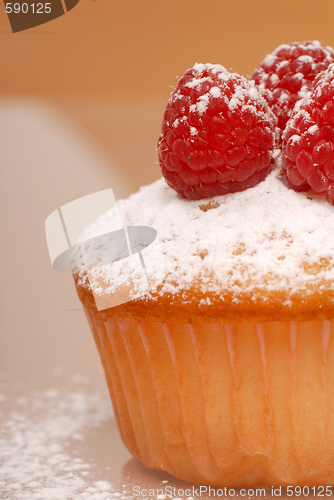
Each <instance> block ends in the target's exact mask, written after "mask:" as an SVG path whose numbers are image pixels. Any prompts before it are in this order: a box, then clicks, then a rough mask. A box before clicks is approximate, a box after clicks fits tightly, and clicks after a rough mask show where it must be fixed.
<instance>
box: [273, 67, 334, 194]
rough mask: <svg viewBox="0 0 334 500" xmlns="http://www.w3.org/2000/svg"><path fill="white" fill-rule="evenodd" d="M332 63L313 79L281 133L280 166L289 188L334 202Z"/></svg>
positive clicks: (333, 73)
mask: <svg viewBox="0 0 334 500" xmlns="http://www.w3.org/2000/svg"><path fill="white" fill-rule="evenodd" d="M333 142H334V64H331V65H330V66H329V67H328V69H327V70H326V71H323V72H322V73H320V74H319V75H318V76H317V77H316V79H315V80H314V87H313V89H312V91H310V92H308V94H307V95H306V96H305V97H304V98H303V99H302V100H301V101H299V103H298V104H297V106H296V107H295V109H294V112H293V114H292V116H291V118H290V120H289V121H288V123H287V126H286V128H285V131H284V134H283V148H282V167H283V171H284V175H285V178H286V180H287V184H288V185H289V187H292V188H293V189H295V190H298V191H305V190H308V189H310V188H312V189H313V190H314V191H316V192H318V193H327V195H328V197H329V199H330V200H331V201H332V202H333V201H334V146H333Z"/></svg>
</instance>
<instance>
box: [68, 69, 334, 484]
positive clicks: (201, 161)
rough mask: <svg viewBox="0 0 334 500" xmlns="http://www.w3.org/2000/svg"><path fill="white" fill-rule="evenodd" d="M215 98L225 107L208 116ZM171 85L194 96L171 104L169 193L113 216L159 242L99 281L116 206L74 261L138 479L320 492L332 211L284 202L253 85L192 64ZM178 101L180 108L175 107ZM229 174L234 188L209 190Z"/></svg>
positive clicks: (318, 199)
mask: <svg viewBox="0 0 334 500" xmlns="http://www.w3.org/2000/svg"><path fill="white" fill-rule="evenodd" d="M205 72H206V73H205ZM210 72H211V74H210ZM204 73H205V74H204ZM212 73H213V74H214V78H213V77H212ZM217 75H218V76H217ZM219 75H222V76H219ZM194 77H195V78H196V80H197V81H200V83H199V84H198V85H202V86H204V89H203V88H202V89H201V94H200V96H199V95H198V90H199V88H198V85H195V84H194V83H193V81H194V80H193V78H194ZM216 77H217V78H219V79H220V80H221V81H218V83H217V80H215V78H216ZM210 78H211V80H210ZM233 79H234V80H235V77H233ZM181 80H182V79H181ZM225 84H226V85H227V87H228V88H229V89H230V90H231V89H232V91H231V92H232V95H231V96H229V102H230V103H231V105H230V106H227V108H224V106H225V104H224V106H223V105H221V103H220V102H218V101H215V99H218V98H219V97H223V98H224V97H225V95H224V92H223V90H222V89H223V88H224V85H225ZM181 85H183V86H184V85H188V90H189V89H190V92H184V93H183V94H182V92H181V91H180V92H179V90H178V89H179V87H178V89H176V91H175V93H174V94H173V95H174V97H173V96H172V98H171V101H170V104H169V107H168V110H167V112H166V114H165V116H164V122H165V123H163V128H162V134H161V136H160V138H159V161H160V164H161V167H162V172H163V175H164V177H165V179H166V181H167V183H166V181H165V180H164V179H160V180H158V181H156V182H155V183H153V184H152V185H150V186H147V187H144V188H141V189H140V190H139V192H138V193H136V194H134V195H132V196H130V197H129V198H128V199H127V200H121V201H119V202H118V203H117V209H118V211H119V214H120V216H121V219H122V221H123V224H124V226H126V227H128V228H129V227H134V226H148V227H151V228H154V229H155V230H156V233H157V237H156V239H157V238H159V242H160V246H159V247H158V246H156V247H154V244H153V243H152V245H153V248H155V250H153V251H152V252H151V253H150V254H149V253H148V249H149V248H150V245H149V246H147V247H146V248H143V249H142V250H141V257H142V258H141V259H136V263H137V264H135V263H134V262H135V261H131V262H129V260H127V259H122V260H119V261H118V262H116V263H114V264H112V265H104V266H100V267H99V262H102V261H103V262H105V258H104V257H103V256H104V255H105V252H107V251H108V248H107V247H108V244H107V243H106V242H103V243H101V244H100V245H95V247H94V248H92V247H91V246H90V241H94V238H95V237H96V236H97V235H100V234H105V233H108V232H109V231H110V228H112V227H113V220H114V219H115V216H116V215H117V214H116V211H117V209H116V207H114V208H113V209H112V210H109V211H108V212H107V213H105V214H104V215H103V216H101V217H100V218H98V219H97V220H96V222H95V223H93V224H92V225H91V226H89V227H88V228H87V229H86V231H85V233H84V235H83V237H82V238H81V240H82V241H86V243H82V244H81V245H79V246H78V247H76V251H75V255H74V264H73V274H74V278H75V284H76V288H77V292H78V295H79V298H80V299H81V301H82V303H83V306H84V309H85V312H86V315H87V318H88V321H89V324H90V327H91V330H92V332H93V335H94V338H95V342H96V345H97V348H98V351H99V354H100V357H101V361H102V364H103V367H104V371H105V375H106V380H107V384H108V388H109V391H110V396H111V399H112V403H113V407H114V411H115V417H116V420H117V423H118V427H119V431H120V434H121V436H122V439H123V442H124V444H125V446H126V447H127V448H128V450H129V451H130V452H131V453H132V454H133V455H134V456H135V457H136V458H138V459H139V460H141V461H142V462H143V463H144V464H145V465H146V466H147V467H150V468H153V469H158V470H164V471H168V472H169V473H171V474H173V475H174V476H176V477H178V478H181V479H183V480H186V481H189V482H192V483H197V484H203V485H211V486H220V487H225V486H226V487H253V486H257V485H265V486H269V487H271V486H287V485H290V486H293V485H298V486H303V485H308V486H310V487H312V486H315V487H316V486H326V485H331V484H333V481H334V465H333V456H334V444H333V443H334V407H333V402H334V376H333V373H334V338H333V328H334V261H333V255H334V212H333V206H332V205H331V204H330V203H328V201H327V200H326V199H324V198H323V197H322V195H318V194H316V193H314V192H313V191H309V192H308V193H307V195H306V194H305V193H301V192H296V191H294V190H292V189H288V187H287V186H286V185H285V184H284V182H283V180H282V179H283V178H282V174H281V171H280V170H279V168H276V169H273V167H274V160H273V148H274V146H275V127H276V122H275V119H274V118H272V115H271V112H270V111H268V108H267V107H266V106H267V105H266V104H263V101H262V100H261V98H260V97H259V96H257V94H256V89H254V87H253V84H245V83H244V82H243V81H241V80H237V84H236V86H234V83H233V81H231V78H230V77H228V76H227V75H226V73H225V72H224V71H223V70H221V69H220V68H217V67H213V66H211V65H197V66H196V67H195V69H193V70H192V76H189V74H188V75H187V77H186V78H185V79H184V80H183V81H181ZM216 87H217V88H218V89H220V93H219V91H218V90H217V89H216ZM212 88H214V90H213V91H212ZM193 90H194V92H193ZM180 95H183V96H187V95H189V96H190V100H189V99H187V103H186V107H185V108H184V106H183V104H184V101H183V97H180ZM203 95H208V98H207V99H205V98H203ZM175 96H176V97H175ZM173 99H174V101H173ZM192 99H193V100H194V102H195V104H194V102H192ZM252 99H253V100H254V99H255V101H256V102H255V101H254V102H253V101H252ZM223 100H224V102H226V99H223ZM196 103H198V106H197V108H194V105H196ZM174 105H175V106H179V110H178V113H180V112H181V108H182V106H183V115H182V116H183V119H182V120H181V119H180V115H179V116H177V115H176V114H175V113H174V112H173V111H172V109H174ZM203 106H204V108H205V109H203ZM212 109H214V111H213V112H212ZM196 110H197V111H196ZM217 110H218V112H217V113H216V111H217ZM247 110H248V111H247ZM236 111H238V112H239V121H238V119H237V116H236ZM193 112H194V113H193ZM196 112H197V114H198V116H200V118H201V120H197V125H196ZM207 112H208V113H209V114H210V113H211V115H210V123H211V122H212V121H213V122H214V123H213V125H212V124H211V125H209V126H208V122H207V121H206V120H207ZM189 113H190V114H191V113H193V116H192V117H191V119H190V120H188V119H184V117H188V116H189ZM212 113H213V114H212ZM258 114H260V115H261V120H259V121H257V120H258ZM198 116H197V118H198ZM213 116H219V117H220V118H218V119H213ZM175 120H178V121H177V122H176V125H175V126H174V127H173V123H174V122H175ZM225 120H226V121H227V122H228V123H225ZM218 122H219V123H218ZM201 123H202V125H203V124H204V125H203V129H201V128H200V127H201ZM217 123H218V125H220V126H221V125H222V126H223V127H225V132H222V131H217V130H218V129H217V126H218V125H217ZM229 126H230V128H228V127H229ZM179 127H182V131H183V135H182V136H181V135H178V134H179V130H180V128H179ZM256 127H258V128H257V129H256V132H254V128H256ZM261 127H263V128H261ZM194 129H196V132H195V131H194ZM235 129H238V130H237V132H233V131H234V130H235ZM260 129H261V130H260ZM203 130H208V131H209V132H208V135H205V134H204V132H203ZM188 132H189V135H187V134H188ZM171 133H174V134H175V136H176V138H175V137H174V138H173V137H171ZM213 135H215V137H212V136H213ZM217 135H218V136H219V135H220V137H218V138H217ZM222 135H225V136H228V138H229V139H230V140H229V141H227V142H229V146H226V144H227V143H226V140H225V139H226V137H221V136H222ZM166 138H167V139H166ZM249 138H250V139H249ZM179 139H182V140H183V141H184V143H183V144H180V143H177V145H176V146H175V143H176V141H177V140H179ZM249 140H250V142H247V141H249ZM255 140H257V141H258V143H257V144H255V145H254V143H255ZM219 141H220V142H219ZM203 144H206V145H204V146H203ZM219 145H220V149H219V147H218V146H219ZM222 147H224V149H222ZM182 148H183V149H182ZM236 148H239V149H236ZM242 148H243V149H242ZM211 150H213V151H216V153H217V154H216V153H212V152H211ZM254 150H256V151H254ZM180 151H181V153H182V154H183V157H182V154H181V153H180ZM182 151H183V152H182ZM198 151H200V152H198ZM201 151H202V152H203V151H204V153H203V154H202V153H201ZM245 151H246V153H245ZM249 151H250V153H248V152H249ZM244 153H245V154H244ZM247 154H250V155H251V157H250V158H247ZM274 156H275V155H274ZM276 161H277V160H276ZM205 162H206V163H205ZM208 162H209V164H208ZM233 163H234V165H233ZM173 169H174V170H173ZM187 169H188V170H187ZM208 169H211V170H213V171H214V173H213V174H212V175H211V172H210V171H208ZM230 169H231V170H233V171H234V173H235V175H234V177H233V176H232V177H231V178H230V180H228V179H226V180H225V181H223V182H221V183H220V184H221V185H220V184H219V180H220V176H223V175H225V176H227V175H230V174H228V173H226V172H227V171H228V170H230ZM189 170H190V172H189ZM216 171H218V172H221V173H220V174H219V173H217V172H216ZM184 172H185V173H184ZM176 174H177V175H176ZM210 175H211V177H210ZM205 176H206V177H205ZM204 179H207V180H208V181H210V182H205V181H204ZM222 186H223V187H222ZM173 188H174V189H173ZM203 194H205V195H206V198H204V199H203V198H201V199H198V198H199V197H201V196H202V195H203ZM158 248H159V249H160V251H161V254H162V255H163V266H161V260H159V259H160V252H159V251H157V249H158ZM86 255H88V256H89V258H86V257H85V256H86ZM145 259H146V260H147V261H149V265H148V267H147V268H146V271H145V272H144V274H145V279H146V285H147V286H146V287H143V266H142V264H144V266H145V264H146V261H145ZM83 262H89V267H90V270H89V271H87V266H86V267H85V265H83ZM148 269H149V270H151V269H152V270H153V271H155V272H147V270H148ZM122 291H123V292H124V291H127V293H128V297H129V300H128V302H124V303H122V304H119V305H117V306H115V307H109V308H104V307H103V306H101V307H98V306H97V302H96V297H98V296H100V297H101V298H102V302H101V303H103V300H107V301H108V300H109V299H112V297H113V296H114V295H115V294H119V293H121V292H122ZM131 299H132V300H131ZM106 303H107V302H106Z"/></svg>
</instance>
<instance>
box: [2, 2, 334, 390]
mask: <svg viewBox="0 0 334 500" xmlns="http://www.w3.org/2000/svg"><path fill="white" fill-rule="evenodd" d="M333 21H334V2H333V1H332V0H318V2H314V1H310V0H298V1H293V0H279V1H278V0H266V1H262V0H253V1H251V2H249V1H246V0H233V1H226V0H206V1H205V2H204V1H199V0H169V1H162V0H140V1H139V0H131V1H130V0H119V1H118V2H116V1H114V0H80V2H79V4H78V5H77V6H76V7H75V8H74V9H73V10H72V11H70V12H69V13H68V14H66V15H64V16H62V17H60V18H58V19H56V20H54V21H52V22H50V23H48V24H46V25H43V26H39V27H36V28H34V29H31V30H28V31H25V32H21V33H16V34H13V33H11V31H10V25H9V22H8V19H7V16H6V13H5V8H4V5H3V3H0V67H1V77H0V141H1V144H0V148H1V149H0V151H1V157H0V162H1V163H0V165H1V176H2V179H1V205H2V208H1V221H2V222H1V223H2V226H1V230H2V263H3V266H2V276H1V277H2V286H1V293H2V296H1V306H2V312H1V323H2V325H1V334H0V335H1V336H0V383H2V384H5V381H8V380H12V381H13V383H14V382H15V383H16V382H17V383H25V384H27V383H28V381H30V382H29V383H31V385H33V386H34V385H35V386H37V385H40V386H43V385H49V384H50V383H52V384H55V383H66V380H67V378H66V377H70V376H71V375H72V374H73V373H82V374H86V375H89V376H90V377H93V378H94V377H95V376H98V377H100V375H98V373H99V362H98V359H97V355H96V352H95V347H94V346H93V343H92V340H91V336H90V333H89V331H88V327H87V325H86V322H85V318H84V316H83V313H82V312H81V311H80V310H79V309H80V304H79V303H78V301H77V298H76V295H75V291H74V287H73V283H72V279H71V277H70V276H68V275H62V274H58V273H56V272H55V271H53V269H52V268H51V265H50V261H49V257H48V253H47V248H46V243H45V235H44V221H45V219H46V217H47V216H48V215H49V214H50V213H51V212H52V211H54V210H55V209H56V208H58V207H59V206H61V205H62V204H64V203H67V202H69V201H71V200H73V199H75V198H77V197H80V196H83V195H86V194H89V193H91V192H94V191H98V190H100V189H104V188H106V187H113V188H114V191H115V194H116V197H117V198H120V197H122V196H127V195H128V194H130V193H131V192H133V191H135V190H136V189H137V188H138V187H139V186H140V185H141V184H146V183H149V182H151V181H153V180H155V179H157V178H158V177H159V176H160V172H159V169H158V167H157V165H156V163H155V162H156V152H155V144H156V140H157V137H158V134H159V127H160V122H161V117H162V113H163V110H164V107H165V104H166V100H167V98H168V96H169V94H170V92H171V90H172V87H173V85H174V84H175V82H176V75H179V76H180V75H181V74H182V73H183V72H184V71H185V70H186V69H187V68H188V67H191V66H192V65H193V64H194V63H195V62H211V63H221V64H223V65H224V66H226V67H227V68H233V69H234V70H235V71H237V72H239V73H241V74H243V75H245V76H247V75H249V74H251V73H252V71H253V69H254V68H255V67H256V66H257V65H258V64H259V63H260V62H261V60H262V59H263V58H264V56H265V55H266V54H267V53H268V52H271V51H272V50H273V49H274V48H275V47H276V46H278V45H279V44H281V43H284V42H291V41H302V40H306V39H318V40H320V41H321V43H322V44H324V45H332V46H334V30H333ZM59 367H61V368H62V370H63V371H62V370H56V373H58V374H59V373H63V375H61V376H59V377H58V378H57V380H55V377H54V370H55V368H59ZM6 383H7V382H6Z"/></svg>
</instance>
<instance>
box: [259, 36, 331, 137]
mask: <svg viewBox="0 0 334 500" xmlns="http://www.w3.org/2000/svg"><path fill="white" fill-rule="evenodd" d="M332 63H334V51H333V49H332V48H331V47H321V45H320V43H319V42H317V41H314V42H309V41H307V42H303V43H291V44H289V45H281V46H280V47H278V48H277V49H276V50H274V52H273V53H272V54H269V55H268V56H267V57H266V58H265V59H264V61H263V62H262V63H261V64H260V66H259V67H258V68H257V69H256V70H255V71H254V73H253V75H252V77H251V78H252V79H253V80H254V81H255V83H256V85H257V86H258V88H259V89H260V90H261V91H262V92H263V96H264V97H265V99H266V100H267V102H268V104H269V106H270V107H271V109H272V111H273V112H274V113H275V115H276V116H277V118H278V127H279V129H280V130H281V133H282V132H283V131H284V128H285V125H286V123H287V121H288V119H289V117H290V116H291V113H292V110H293V108H294V106H295V104H296V102H297V101H298V100H299V99H301V98H302V97H304V96H305V93H306V92H307V91H308V90H309V89H310V88H311V86H312V83H313V80H314V78H315V77H316V76H317V74H318V73H320V72H321V71H324V70H326V69H327V68H328V66H329V65H330V64H332Z"/></svg>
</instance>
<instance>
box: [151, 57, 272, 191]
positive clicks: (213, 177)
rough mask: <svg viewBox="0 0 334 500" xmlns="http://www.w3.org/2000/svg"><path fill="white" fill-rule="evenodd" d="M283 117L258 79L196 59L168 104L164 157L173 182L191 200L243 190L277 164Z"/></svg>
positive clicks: (161, 143)
mask: <svg viewBox="0 0 334 500" xmlns="http://www.w3.org/2000/svg"><path fill="white" fill-rule="evenodd" d="M276 124H277V120H276V118H275V116H274V114H273V113H272V112H271V110H270V109H269V106H268V104H267V103H266V101H265V100H264V99H263V98H262V96H261V95H260V93H259V92H258V90H257V89H256V87H255V85H254V82H249V81H247V80H246V79H245V78H244V77H242V76H240V75H238V74H236V73H230V72H228V71H227V70H226V69H225V68H224V67H223V66H221V65H218V64H217V65H212V64H195V66H194V67H193V68H192V69H189V70H188V71H186V73H185V74H184V75H183V77H182V78H181V79H180V80H179V82H178V85H177V87H176V89H175V90H174V92H173V93H172V95H171V97H170V100H169V102H168V104H167V107H166V110H165V113H164V117H163V122H162V129H161V134H160V136H159V140H158V156H159V164H160V167H161V171H162V175H163V176H164V178H165V180H166V182H167V184H168V185H169V186H170V187H172V188H173V189H175V191H177V192H178V193H179V194H180V195H181V196H183V197H184V198H189V199H201V198H208V197H212V196H215V195H220V194H225V193H229V192H236V191H242V190H244V189H247V188H249V187H253V186H255V185H256V184H257V183H258V182H260V181H262V180H263V179H264V178H265V177H266V176H267V174H268V173H269V171H270V169H271V167H272V163H273V161H272V153H273V149H274V147H275V137H276Z"/></svg>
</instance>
